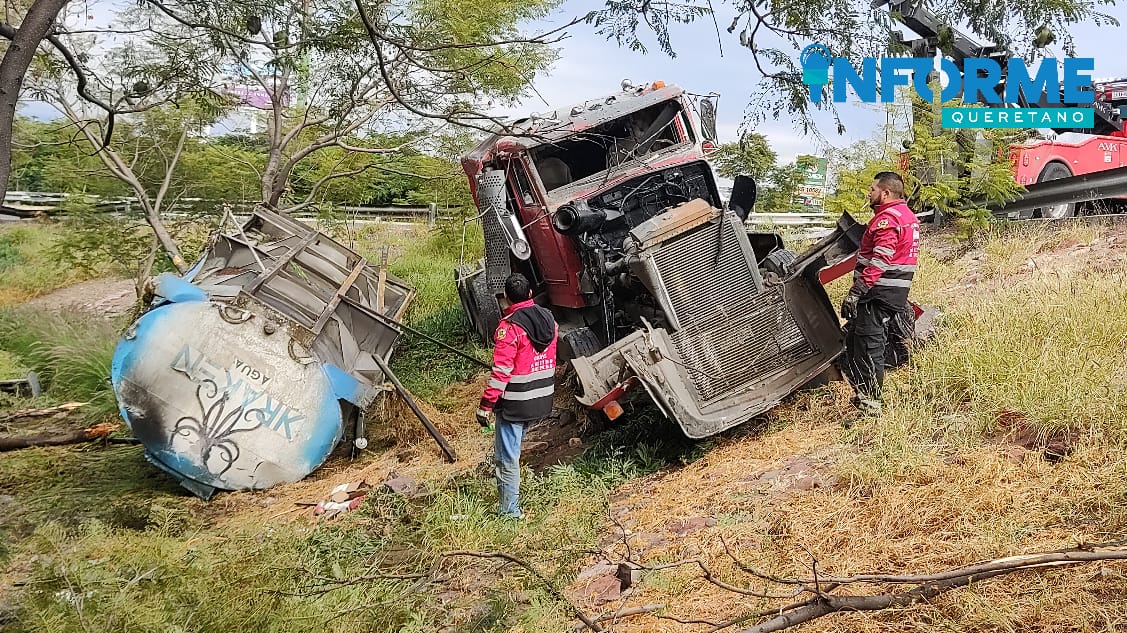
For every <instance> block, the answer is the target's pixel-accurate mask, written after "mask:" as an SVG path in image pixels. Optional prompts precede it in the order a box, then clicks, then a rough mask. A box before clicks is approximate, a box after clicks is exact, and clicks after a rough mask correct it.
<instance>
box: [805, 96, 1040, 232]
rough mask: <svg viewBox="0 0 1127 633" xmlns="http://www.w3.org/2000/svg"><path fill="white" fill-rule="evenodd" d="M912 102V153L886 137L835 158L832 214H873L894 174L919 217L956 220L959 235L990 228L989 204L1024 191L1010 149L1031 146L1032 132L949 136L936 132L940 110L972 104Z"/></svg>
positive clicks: (829, 206) (830, 201)
mask: <svg viewBox="0 0 1127 633" xmlns="http://www.w3.org/2000/svg"><path fill="white" fill-rule="evenodd" d="M911 99H912V111H913V119H914V121H913V126H912V127H913V134H912V137H911V139H907V140H906V145H907V147H904V148H898V147H896V146H895V145H893V144H892V142H894V141H896V142H898V141H899V140H900V139H899V138H897V137H892V136H890V135H888V134H886V133H884V132H883V131H882V132H881V138H880V139H879V140H869V141H862V142H860V143H857V144H854V145H852V146H850V147H848V148H845V149H844V150H842V151H840V152H836V153H835V160H834V162H833V163H832V167H833V171H834V172H835V173H836V175H837V178H836V187H835V191H834V193H833V194H832V195H830V196H827V199H826V211H827V212H829V213H834V214H839V213H842V212H849V213H851V214H854V215H857V214H858V213H861V214H864V213H866V212H867V207H868V191H869V186H870V185H871V184H872V181H873V176H875V175H876V174H877V173H878V172H881V171H895V172H897V173H900V174H901V175H902V176H903V177H904V179H905V185H906V187H907V191H906V195H907V196H908V202H909V204H910V205H911V206H912V208H913V210H914V211H916V212H917V213H919V212H926V211H934V212H937V213H939V214H940V215H941V216H944V217H952V218H954V219H955V222H956V224H957V225H958V226H959V229H960V232H961V233H962V234H963V235H964V236H969V235H971V234H973V233H974V232H976V231H977V230H979V229H981V228H984V227H985V226H986V224H987V223H988V222H989V220H990V218H991V215H990V213H989V212H988V211H987V209H986V205H987V204H988V203H1000V202H1006V201H1009V200H1012V199H1013V198H1015V197H1016V196H1017V194H1018V193H1019V192H1020V191H1021V190H1022V187H1021V185H1019V184H1017V182H1016V181H1015V180H1014V177H1013V170H1012V166H1011V164H1010V159H1009V148H1010V145H1012V144H1013V143H1017V142H1021V141H1023V140H1026V139H1028V138H1029V135H1030V132H1029V131H1026V130H1007V129H983V130H972V131H970V132H969V133H968V131H967V130H957V129H943V128H941V127H940V126H939V125H938V124H937V116H938V106H940V105H942V106H943V107H954V106H963V105H965V104H963V103H961V102H957V101H952V102H947V103H943V104H938V103H937V104H931V103H928V102H926V101H923V100H922V99H920V98H919V96H917V95H915V94H913V95H912V97H911ZM933 106H935V107H933ZM901 149H902V150H903V151H900V150H901ZM904 167H907V169H904Z"/></svg>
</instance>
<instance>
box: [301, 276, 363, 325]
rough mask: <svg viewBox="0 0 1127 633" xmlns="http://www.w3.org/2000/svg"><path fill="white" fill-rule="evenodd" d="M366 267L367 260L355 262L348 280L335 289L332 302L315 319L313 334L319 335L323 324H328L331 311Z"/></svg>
mask: <svg viewBox="0 0 1127 633" xmlns="http://www.w3.org/2000/svg"><path fill="white" fill-rule="evenodd" d="M367 265H368V260H366V259H364V258H363V257H361V258H360V261H358V262H356V267H355V268H353V269H352V273H350V274H349V275H348V278H347V279H345V280H344V283H342V284H341V285H340V288H337V291H336V294H335V295H333V298H332V300H331V301H329V303H328V304H326V305H325V310H324V311H323V312H321V316H319V317H317V322H316V323H314V324H313V333H314V334H320V333H321V328H323V327H325V324H326V323H328V322H329V317H331V316H332V315H333V311H334V310H336V309H337V306H338V305H340V301H341V299H343V298H344V295H346V294H348V290H349V288H351V287H352V284H354V283H356V279H357V278H359V277H360V273H362V272H363V271H364V267H365V266H367Z"/></svg>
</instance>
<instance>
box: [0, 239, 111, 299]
mask: <svg viewBox="0 0 1127 633" xmlns="http://www.w3.org/2000/svg"><path fill="white" fill-rule="evenodd" d="M60 235H61V230H60V229H59V227H58V226H56V225H49V224H30V223H28V224H25V223H20V224H18V225H17V226H0V306H5V305H12V304H16V303H20V302H22V301H26V300H28V299H30V298H32V297H37V296H39V295H42V294H46V293H48V292H50V291H52V290H55V289H57V288H62V287H63V286H68V285H70V284H73V283H76V282H79V281H82V280H84V279H88V278H89V274H88V273H85V272H83V271H80V270H78V269H75V268H71V267H68V266H61V265H60V264H59V262H58V261H57V258H56V257H54V255H53V248H54V246H55V244H56V243H57V242H58V240H59V238H60Z"/></svg>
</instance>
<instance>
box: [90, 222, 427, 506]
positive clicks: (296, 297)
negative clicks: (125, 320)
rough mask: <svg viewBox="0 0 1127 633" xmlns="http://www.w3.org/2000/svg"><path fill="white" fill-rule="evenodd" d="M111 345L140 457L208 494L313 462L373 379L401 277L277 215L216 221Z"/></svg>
mask: <svg viewBox="0 0 1127 633" xmlns="http://www.w3.org/2000/svg"><path fill="white" fill-rule="evenodd" d="M153 293H154V301H153V302H152V304H151V307H150V308H149V309H148V311H147V312H145V313H144V314H143V315H142V316H141V317H140V318H139V319H137V321H135V322H134V323H133V324H132V325H130V326H129V328H128V330H127V331H126V332H125V334H124V335H123V336H122V339H121V341H120V342H119V343H118V345H117V349H116V350H115V352H114V357H113V364H112V372H111V373H112V381H113V389H114V394H115V395H116V397H117V400H118V404H119V407H120V410H121V416H122V418H124V419H125V422H126V424H128V425H129V428H130V429H131V430H132V431H133V434H134V435H135V436H136V437H137V439H139V440H140V441H141V443H142V444H143V445H144V447H145V456H146V457H147V458H148V459H149V461H151V462H152V463H153V464H155V465H157V466H158V467H160V468H161V469H163V470H165V471H166V472H168V473H169V474H171V475H172V476H173V477H175V478H176V479H177V480H178V481H179V482H180V483H181V484H182V485H183V486H184V487H185V488H187V489H188V490H190V491H192V492H193V493H195V494H196V495H198V496H200V497H202V498H204V499H207V498H210V497H211V496H212V495H213V494H214V493H215V491H216V490H250V489H263V488H269V487H271V486H274V485H277V484H280V483H285V482H293V481H297V480H300V479H302V478H304V477H305V476H306V475H308V474H309V473H311V472H312V471H313V470H315V469H316V468H318V467H319V466H320V465H321V464H322V463H323V462H324V461H325V459H326V458H327V457H328V455H329V453H330V452H331V451H332V450H333V448H334V447H335V446H336V445H337V444H338V442H340V440H341V438H342V437H343V436H344V434H345V429H346V427H347V426H349V425H355V426H356V434H357V437H358V438H361V442H362V437H363V426H362V416H361V415H360V411H361V410H362V409H363V408H364V407H365V406H366V405H367V404H368V403H369V402H370V401H371V400H372V399H373V398H374V397H375V396H376V395H377V394H378V393H379V392H380V391H381V390H382V389H383V386H382V385H383V382H384V376H383V373H382V372H381V371H380V369H379V366H378V364H377V363H376V361H375V359H374V356H375V355H377V354H378V355H379V356H380V358H382V359H384V360H387V359H388V358H389V357H390V355H391V353H392V350H393V348H394V346H395V342H396V338H397V336H398V329H397V328H396V327H394V325H393V324H394V321H392V320H395V321H397V320H399V319H401V318H402V316H403V314H404V313H405V312H406V310H407V307H408V305H409V304H410V301H411V299H412V297H413V296H414V289H413V288H411V287H410V286H409V285H407V284H406V283H405V282H403V281H402V280H400V279H398V278H396V277H394V276H392V275H390V274H388V273H387V271H386V261H385V262H383V264H382V265H381V266H380V267H379V268H378V269H377V268H373V267H372V266H369V265H368V262H367V260H366V259H365V258H364V257H362V256H360V255H359V254H358V253H356V252H355V251H352V250H350V249H348V248H346V247H345V246H343V245H341V244H339V243H337V242H336V241H334V240H333V239H332V238H330V237H328V236H327V235H325V234H323V233H319V232H317V231H315V230H313V229H312V228H310V227H308V226H307V225H305V224H303V223H301V222H298V221H296V220H294V219H292V218H290V217H288V216H283V215H280V214H277V213H274V212H271V211H267V210H260V211H256V212H255V213H254V214H253V215H252V216H251V217H250V219H249V220H248V221H246V222H245V223H244V224H243V225H242V226H240V227H239V228H238V230H236V231H234V232H230V233H217V234H216V235H215V236H214V237H213V238H212V241H211V243H210V244H209V246H208V248H207V249H206V250H205V252H204V254H203V256H202V257H201V258H200V261H199V262H198V263H197V264H196V265H195V266H194V267H193V268H192V269H191V270H190V271H189V272H188V273H187V274H185V275H184V276H183V277H177V276H175V275H170V274H162V275H158V276H157V277H156V278H155V279H154V280H153Z"/></svg>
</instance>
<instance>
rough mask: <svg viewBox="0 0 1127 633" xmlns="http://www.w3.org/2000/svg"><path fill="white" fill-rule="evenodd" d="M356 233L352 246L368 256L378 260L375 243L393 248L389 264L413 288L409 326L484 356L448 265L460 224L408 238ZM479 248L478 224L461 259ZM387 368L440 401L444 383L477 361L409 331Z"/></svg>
mask: <svg viewBox="0 0 1127 633" xmlns="http://www.w3.org/2000/svg"><path fill="white" fill-rule="evenodd" d="M474 226H475V227H476V226H477V225H474ZM360 238H361V241H360V242H359V243H358V245H357V249H358V250H359V251H360V252H362V253H364V254H365V255H367V257H368V259H369V261H379V258H378V253H379V249H380V247H381V246H382V245H384V244H390V245H391V246H392V248H393V249H394V250H395V251H397V255H396V256H394V257H393V258H392V259H391V261H390V264H389V270H390V272H391V273H392V274H394V275H397V276H398V277H400V278H402V279H404V280H405V281H407V282H408V283H410V284H411V285H412V286H414V287H415V290H416V295H415V298H414V300H413V301H412V303H411V307H410V310H409V312H408V313H407V323H408V324H409V325H410V326H412V327H414V328H416V329H418V330H419V331H421V332H424V333H425V334H427V335H428V336H432V337H434V338H436V339H438V340H440V341H442V342H444V343H446V344H447V345H451V346H453V347H455V348H457V349H460V350H462V351H465V352H467V353H469V354H471V355H475V356H476V357H478V358H481V359H482V360H485V361H486V362H488V360H489V350H488V349H486V348H484V347H482V346H480V345H479V344H478V343H477V342H476V340H475V339H474V338H473V335H472V334H471V333H470V331H469V328H468V326H467V325H466V322H465V320H464V316H463V315H462V308H461V304H460V303H459V300H458V291H457V288H456V287H455V285H454V268H455V267H456V266H457V265H458V258H459V255H460V253H461V226H460V225H454V224H440V225H439V226H438V227H436V228H434V229H432V230H430V231H427V232H426V233H425V234H423V235H422V236H421V238H416V239H411V240H404V239H403V233H402V232H399V233H393V232H388V231H380V232H373V231H371V230H369V231H366V232H363V233H361V234H360ZM482 248H483V246H482V236H481V230H480V227H478V228H476V229H475V230H472V231H468V232H467V247H466V259H467V261H471V262H472V261H476V260H477V258H479V257H480V256H481V252H482ZM392 369H393V370H394V371H395V372H396V375H397V376H399V378H400V380H402V381H403V384H404V385H405V386H406V387H407V388H408V389H410V390H411V391H412V392H414V393H415V394H417V395H418V396H419V397H421V398H423V399H426V400H430V401H435V404H439V405H442V404H443V403H442V402H441V401H440V395H441V393H442V392H443V391H444V390H445V388H446V387H447V386H448V385H449V384H451V383H453V382H457V381H461V380H466V379H468V378H470V377H472V376H474V375H475V374H476V373H478V372H479V371H480V370H481V368H480V367H479V366H478V365H475V364H474V363H471V362H470V361H468V360H465V359H463V358H461V357H459V356H457V355H456V354H453V353H451V352H449V351H448V350H445V349H442V348H440V347H438V346H436V345H434V344H433V343H431V342H429V341H427V340H425V339H423V338H422V337H418V336H415V335H412V334H410V333H408V334H407V335H406V336H403V337H400V339H399V348H398V349H397V351H396V353H395V356H394V357H393V358H392Z"/></svg>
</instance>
